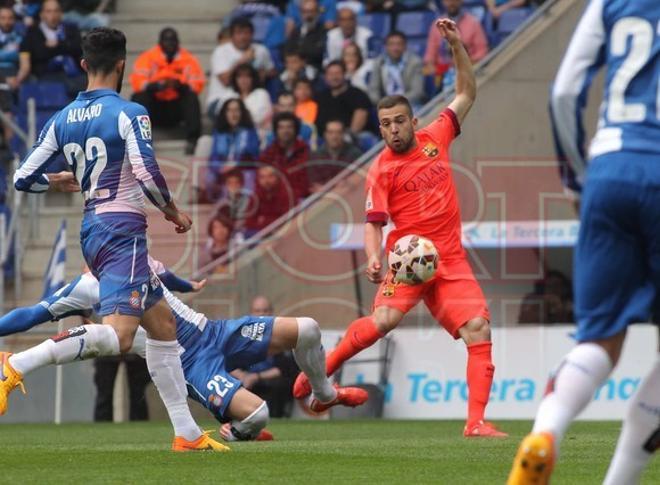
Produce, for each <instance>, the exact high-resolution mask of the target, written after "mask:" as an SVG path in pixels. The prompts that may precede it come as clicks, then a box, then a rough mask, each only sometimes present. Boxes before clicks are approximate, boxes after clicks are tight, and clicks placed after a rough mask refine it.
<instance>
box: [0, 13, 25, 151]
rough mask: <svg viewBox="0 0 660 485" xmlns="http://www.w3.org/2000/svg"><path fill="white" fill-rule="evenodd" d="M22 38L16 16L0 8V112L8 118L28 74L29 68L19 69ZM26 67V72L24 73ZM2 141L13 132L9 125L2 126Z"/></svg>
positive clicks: (9, 137) (8, 137)
mask: <svg viewBox="0 0 660 485" xmlns="http://www.w3.org/2000/svg"><path fill="white" fill-rule="evenodd" d="M22 39H23V37H22V35H21V34H20V33H19V32H18V30H17V29H16V16H15V15H14V11H13V10H12V9H11V7H7V6H4V7H0V110H2V112H3V113H4V114H5V115H6V116H9V117H10V118H11V117H13V115H12V112H11V111H12V108H13V106H14V99H15V95H16V91H17V89H18V86H19V85H20V83H21V81H22V80H23V79H25V78H26V77H27V75H28V74H29V67H27V66H26V65H25V63H23V66H21V67H22V69H20V68H19V56H18V52H19V50H20V45H21V41H22ZM26 67H27V71H26ZM3 132H4V141H5V142H8V141H9V140H10V139H11V137H12V135H13V132H12V130H11V128H10V127H9V125H7V124H4V125H3Z"/></svg>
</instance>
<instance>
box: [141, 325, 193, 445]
mask: <svg viewBox="0 0 660 485" xmlns="http://www.w3.org/2000/svg"><path fill="white" fill-rule="evenodd" d="M146 351H147V367H148V368H149V373H150V374H151V379H152V380H153V381H154V384H155V385H156V389H158V393H159V394H160V398H161V399H162V400H163V403H164V404H165V407H166V408H167V414H168V415H169V416H170V421H171V422H172V425H173V426H174V434H175V435H176V436H181V437H183V438H185V439H187V440H188V441H194V440H196V439H197V438H199V437H200V436H201V435H202V431H201V430H200V429H199V426H197V423H195V420H194V419H193V417H192V415H191V414H190V409H189V408H188V401H187V396H188V391H187V390H186V380H185V377H184V376H183V368H182V367H181V359H180V358H179V344H178V342H177V341H176V340H172V341H169V342H165V341H160V340H152V339H150V338H147V341H146Z"/></svg>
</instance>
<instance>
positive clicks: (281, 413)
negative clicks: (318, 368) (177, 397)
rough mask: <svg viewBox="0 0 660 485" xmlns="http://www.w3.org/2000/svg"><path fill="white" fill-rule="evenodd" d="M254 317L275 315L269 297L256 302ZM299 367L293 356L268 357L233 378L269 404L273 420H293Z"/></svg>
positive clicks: (257, 298) (253, 309)
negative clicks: (294, 389)
mask: <svg viewBox="0 0 660 485" xmlns="http://www.w3.org/2000/svg"><path fill="white" fill-rule="evenodd" d="M250 315H254V316H264V317H266V316H271V315H274V312H273V305H272V304H271V303H270V301H269V300H268V298H266V297H265V296H256V297H255V298H254V299H253V300H252V306H251V308H250ZM297 372H298V366H297V365H296V362H295V360H294V358H293V355H292V353H291V352H282V353H280V354H276V355H272V356H268V357H266V359H265V360H263V361H262V362H259V363H257V364H253V365H251V366H250V367H248V368H247V369H236V370H234V371H232V372H231V375H233V376H234V377H236V378H237V379H240V381H241V383H242V384H243V387H245V388H246V389H249V390H251V391H252V392H254V393H255V394H256V395H257V396H259V397H260V398H261V399H263V400H264V401H266V403H267V404H268V411H269V413H270V417H271V418H284V417H289V416H291V407H292V403H293V394H292V392H291V390H292V388H293V381H294V380H295V378H296V375H297Z"/></svg>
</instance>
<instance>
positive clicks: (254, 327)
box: [241, 322, 266, 342]
mask: <svg viewBox="0 0 660 485" xmlns="http://www.w3.org/2000/svg"><path fill="white" fill-rule="evenodd" d="M265 330H266V324H265V323H264V322H259V323H253V324H251V325H243V327H241V336H242V337H244V338H249V339H250V340H256V341H257V342H261V341H262V340H263V339H264V331H265Z"/></svg>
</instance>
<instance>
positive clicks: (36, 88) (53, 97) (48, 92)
mask: <svg viewBox="0 0 660 485" xmlns="http://www.w3.org/2000/svg"><path fill="white" fill-rule="evenodd" d="M30 98H34V100H35V102H36V104H37V110H41V109H46V110H49V109H51V110H52V109H55V110H57V109H59V108H61V107H62V106H65V105H66V104H68V103H69V101H70V98H69V95H68V94H67V92H66V86H65V85H64V84H62V83H58V82H54V81H42V82H28V83H23V84H21V87H20V89H19V92H18V107H19V110H20V111H23V112H26V111H27V100H28V99H30Z"/></svg>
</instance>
